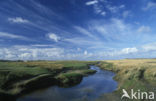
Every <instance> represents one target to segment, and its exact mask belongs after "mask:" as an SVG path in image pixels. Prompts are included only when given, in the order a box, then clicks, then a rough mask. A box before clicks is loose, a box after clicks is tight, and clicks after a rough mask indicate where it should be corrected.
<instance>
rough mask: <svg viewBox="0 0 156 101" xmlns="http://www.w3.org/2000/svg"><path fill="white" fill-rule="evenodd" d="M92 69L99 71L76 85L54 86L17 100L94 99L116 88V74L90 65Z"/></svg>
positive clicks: (80, 100)
mask: <svg viewBox="0 0 156 101" xmlns="http://www.w3.org/2000/svg"><path fill="white" fill-rule="evenodd" d="M90 69H93V70H96V71H97V72H96V73H95V74H93V75H89V76H87V77H84V78H83V80H82V81H81V83H80V84H78V85H76V86H73V87H69V88H61V87H58V86H52V87H49V88H47V89H44V90H39V91H36V92H33V93H30V94H28V95H25V96H23V97H20V98H19V99H18V100H17V101H94V100H95V99H96V98H98V97H100V96H101V95H102V94H104V93H111V92H113V91H114V90H116V88H117V82H116V81H115V80H113V77H114V76H115V74H114V73H113V72H111V71H106V70H101V69H100V68H99V67H97V66H90Z"/></svg>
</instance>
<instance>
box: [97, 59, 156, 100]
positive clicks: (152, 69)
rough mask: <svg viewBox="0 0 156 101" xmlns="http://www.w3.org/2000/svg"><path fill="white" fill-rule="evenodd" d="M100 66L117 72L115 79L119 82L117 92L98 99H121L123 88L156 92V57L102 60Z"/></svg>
mask: <svg viewBox="0 0 156 101" xmlns="http://www.w3.org/2000/svg"><path fill="white" fill-rule="evenodd" d="M99 66H100V67H101V68H102V69H106V70H111V71H114V72H116V76H115V77H114V79H115V80H117V81H118V83H119V84H118V89H117V90H116V91H115V92H113V93H111V94H106V95H104V96H103V97H101V98H100V99H98V101H120V100H121V99H120V97H121V95H122V89H126V91H128V93H130V90H131V89H134V90H135V91H137V90H138V89H140V91H146V92H148V91H153V92H156V91H155V90H154V89H155V88H156V59H124V60H109V61H102V62H101V63H100V64H99ZM126 101H131V100H126ZM133 101H135V100H133ZM136 101H139V100H136ZM141 101H144V100H141Z"/></svg>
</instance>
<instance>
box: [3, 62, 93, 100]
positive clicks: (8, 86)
mask: <svg viewBox="0 0 156 101" xmlns="http://www.w3.org/2000/svg"><path fill="white" fill-rule="evenodd" d="M95 63H96V62H90V61H28V62H23V61H1V62H0V100H2V99H6V98H10V99H11V101H12V100H13V98H14V97H17V96H21V95H22V94H24V93H27V92H30V91H32V90H35V89H39V88H42V87H47V86H51V85H59V86H62V87H68V86H72V85H75V84H77V83H79V82H80V81H81V80H82V77H83V76H86V75H88V74H92V73H95V71H94V70H89V65H92V64H95ZM8 96H9V97H8ZM3 101H5V100H3Z"/></svg>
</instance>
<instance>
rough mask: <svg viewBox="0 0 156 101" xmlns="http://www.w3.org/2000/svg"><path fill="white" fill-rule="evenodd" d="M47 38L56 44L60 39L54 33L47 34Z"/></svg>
mask: <svg viewBox="0 0 156 101" xmlns="http://www.w3.org/2000/svg"><path fill="white" fill-rule="evenodd" d="M48 37H49V38H50V39H52V40H53V41H55V42H58V41H59V40H60V39H61V38H60V37H59V36H58V35H56V34H54V33H48Z"/></svg>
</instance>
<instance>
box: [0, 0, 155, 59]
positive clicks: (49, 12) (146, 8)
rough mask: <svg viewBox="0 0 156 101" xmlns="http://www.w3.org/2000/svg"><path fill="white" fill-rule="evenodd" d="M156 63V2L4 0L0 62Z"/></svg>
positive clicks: (1, 1)
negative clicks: (127, 60) (152, 60)
mask: <svg viewBox="0 0 156 101" xmlns="http://www.w3.org/2000/svg"><path fill="white" fill-rule="evenodd" d="M124 58H156V1H155V0H0V59H6V60H107V59H124Z"/></svg>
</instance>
